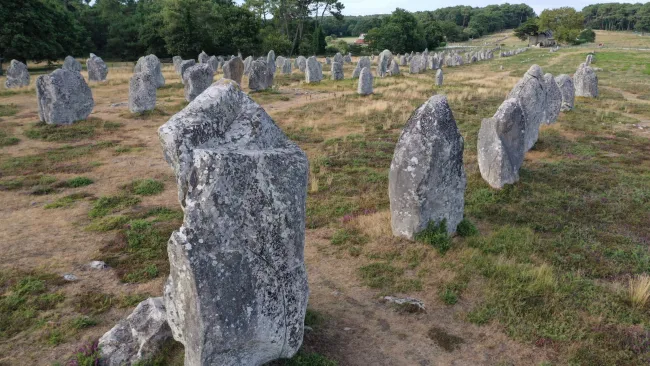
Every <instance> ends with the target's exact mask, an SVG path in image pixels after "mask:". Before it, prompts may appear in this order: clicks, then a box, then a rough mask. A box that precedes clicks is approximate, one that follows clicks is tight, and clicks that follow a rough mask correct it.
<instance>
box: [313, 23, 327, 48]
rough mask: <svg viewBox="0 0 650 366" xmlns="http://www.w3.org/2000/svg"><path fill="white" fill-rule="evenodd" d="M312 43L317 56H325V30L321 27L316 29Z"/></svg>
mask: <svg viewBox="0 0 650 366" xmlns="http://www.w3.org/2000/svg"><path fill="white" fill-rule="evenodd" d="M311 42H312V47H313V50H314V53H315V54H317V55H323V54H325V47H327V42H325V33H323V29H322V28H321V27H320V26H319V27H316V29H315V30H314V33H313V34H312V41H311Z"/></svg>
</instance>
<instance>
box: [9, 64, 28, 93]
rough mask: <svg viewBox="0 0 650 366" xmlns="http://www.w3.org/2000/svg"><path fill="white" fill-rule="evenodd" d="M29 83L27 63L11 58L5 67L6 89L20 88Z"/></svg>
mask: <svg viewBox="0 0 650 366" xmlns="http://www.w3.org/2000/svg"><path fill="white" fill-rule="evenodd" d="M28 85H29V71H27V65H25V64H24V63H22V62H20V61H18V60H11V63H9V68H8V69H7V80H6V81H5V87H6V88H7V89H12V88H22V87H24V86H28Z"/></svg>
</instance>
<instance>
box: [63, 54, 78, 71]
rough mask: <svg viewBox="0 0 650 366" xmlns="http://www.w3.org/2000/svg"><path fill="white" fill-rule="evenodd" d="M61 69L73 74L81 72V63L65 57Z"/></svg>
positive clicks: (70, 57)
mask: <svg viewBox="0 0 650 366" xmlns="http://www.w3.org/2000/svg"><path fill="white" fill-rule="evenodd" d="M62 68H63V69H66V70H68V71H74V72H81V70H82V67H81V63H80V62H79V61H77V60H76V59H75V58H74V57H72V56H66V57H65V60H63V67H62Z"/></svg>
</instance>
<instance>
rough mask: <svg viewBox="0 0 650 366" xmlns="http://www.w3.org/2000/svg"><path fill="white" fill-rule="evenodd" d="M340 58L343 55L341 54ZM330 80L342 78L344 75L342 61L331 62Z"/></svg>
mask: <svg viewBox="0 0 650 366" xmlns="http://www.w3.org/2000/svg"><path fill="white" fill-rule="evenodd" d="M341 59H343V56H341ZM331 78H332V80H343V79H344V75H343V63H341V62H336V61H335V62H332V76H331Z"/></svg>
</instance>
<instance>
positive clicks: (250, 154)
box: [158, 65, 309, 366]
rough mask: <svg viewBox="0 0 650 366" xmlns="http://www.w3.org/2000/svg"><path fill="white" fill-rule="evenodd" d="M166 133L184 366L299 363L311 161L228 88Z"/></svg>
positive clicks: (202, 99)
mask: <svg viewBox="0 0 650 366" xmlns="http://www.w3.org/2000/svg"><path fill="white" fill-rule="evenodd" d="M263 66H265V65H263ZM158 134H159V136H160V140H161V143H162V146H163V151H164V155H165V159H166V160H167V162H168V163H169V164H170V166H171V167H172V169H173V171H174V173H175V175H176V179H177V182H178V193H179V199H180V202H181V206H182V208H183V211H184V215H185V218H184V220H183V226H181V227H180V229H179V230H177V231H175V232H174V233H172V235H171V238H170V239H169V242H168V248H167V251H168V253H169V261H170V274H169V278H168V280H167V284H166V285H165V291H164V299H165V307H166V311H167V319H168V322H169V325H170V327H171V330H172V334H173V336H174V338H175V339H176V340H178V341H180V342H181V343H183V344H184V346H185V365H186V366H199V365H262V364H265V363H266V362H269V361H271V360H274V359H277V358H289V357H292V356H293V355H294V354H295V353H296V352H297V351H298V349H299V348H300V346H301V344H302V339H303V332H304V318H305V313H306V309H307V299H308V296H309V288H308V284H307V273H306V270H305V265H304V244H305V211H306V207H305V201H306V195H307V180H308V172H309V162H308V160H307V156H306V154H305V153H304V152H303V151H302V150H301V149H300V148H299V147H298V146H297V145H296V144H294V143H293V142H291V141H290V140H289V139H288V138H287V137H286V136H285V135H284V133H283V132H282V130H281V129H280V128H279V127H278V126H277V125H276V124H275V123H274V122H273V120H272V119H271V117H269V115H268V114H267V113H266V112H265V111H264V109H262V108H261V107H260V106H259V105H257V104H256V103H255V102H254V101H253V100H252V99H251V98H249V97H248V96H247V95H246V94H245V93H243V92H242V91H241V90H240V89H239V88H238V87H237V85H236V84H234V83H232V82H229V81H228V80H219V81H218V82H216V83H215V84H213V85H212V86H211V87H210V88H208V89H207V90H206V91H205V92H204V93H203V94H201V95H200V96H199V97H198V98H196V99H195V100H194V101H193V102H192V103H190V104H189V105H188V106H187V107H186V108H185V109H184V110H182V111H181V112H179V113H177V114H176V115H175V116H173V117H172V118H171V119H170V120H169V121H168V122H167V123H165V124H164V125H163V126H161V127H160V129H159V130H158Z"/></svg>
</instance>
